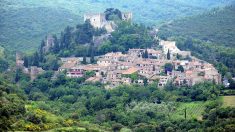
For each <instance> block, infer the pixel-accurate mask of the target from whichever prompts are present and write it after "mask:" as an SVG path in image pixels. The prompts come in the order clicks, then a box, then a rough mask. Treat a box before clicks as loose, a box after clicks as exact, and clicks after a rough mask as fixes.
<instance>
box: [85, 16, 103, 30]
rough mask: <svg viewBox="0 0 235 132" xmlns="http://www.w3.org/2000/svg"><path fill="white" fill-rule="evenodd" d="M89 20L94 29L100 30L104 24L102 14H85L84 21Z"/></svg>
mask: <svg viewBox="0 0 235 132" xmlns="http://www.w3.org/2000/svg"><path fill="white" fill-rule="evenodd" d="M86 20H90V23H91V25H92V26H93V27H95V28H102V27H103V25H104V23H106V20H105V16H104V14H101V13H99V14H86V15H84V21H86Z"/></svg>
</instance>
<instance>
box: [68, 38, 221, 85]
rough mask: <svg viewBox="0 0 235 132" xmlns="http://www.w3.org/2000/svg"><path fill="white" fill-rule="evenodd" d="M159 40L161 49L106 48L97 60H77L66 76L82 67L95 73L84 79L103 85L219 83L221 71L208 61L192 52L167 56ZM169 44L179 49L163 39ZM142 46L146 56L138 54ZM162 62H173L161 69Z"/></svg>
mask: <svg viewBox="0 0 235 132" xmlns="http://www.w3.org/2000/svg"><path fill="white" fill-rule="evenodd" d="M162 44H163V45H162V50H154V49H129V51H128V53H127V54H123V53H121V52H110V53H107V54H105V55H103V56H100V57H99V58H98V60H97V64H89V65H81V64H80V63H78V64H77V65H76V66H74V67H72V68H69V69H68V72H67V77H71V78H76V77H82V76H84V73H85V72H86V71H94V72H95V76H94V77H92V78H89V79H88V80H87V81H89V82H95V81H97V80H98V81H99V82H101V83H103V84H105V85H106V87H107V88H113V87H116V86H119V85H121V84H126V85H127V84H138V85H144V83H146V80H147V83H153V82H158V87H164V86H165V85H166V84H167V83H168V82H173V84H174V85H176V86H185V85H187V86H192V85H195V84H197V83H200V82H204V81H213V82H215V83H217V84H220V83H221V75H220V74H219V73H218V71H217V70H216V69H215V67H214V66H213V65H212V64H209V63H207V62H205V61H202V60H200V59H197V58H195V57H192V56H190V57H191V58H192V59H191V60H177V59H176V58H173V59H171V60H167V58H166V56H165V52H164V51H165V48H164V47H165V46H164V43H162ZM169 44H170V45H172V44H173V47H175V49H176V50H175V51H177V52H181V51H180V50H179V49H178V48H177V47H176V46H175V43H174V42H170V41H168V42H166V45H169ZM166 47H167V46H166ZM170 47H171V46H170ZM170 47H168V48H170ZM145 50H147V51H148V56H149V58H142V54H143V53H144V51H145ZM172 51H174V50H172ZM187 55H188V54H187ZM64 63H68V62H64ZM166 63H171V64H172V65H173V69H172V71H166V70H165V69H164V65H165V64H166ZM180 66H182V67H183V69H184V70H183V71H177V70H178V68H179V67H180Z"/></svg>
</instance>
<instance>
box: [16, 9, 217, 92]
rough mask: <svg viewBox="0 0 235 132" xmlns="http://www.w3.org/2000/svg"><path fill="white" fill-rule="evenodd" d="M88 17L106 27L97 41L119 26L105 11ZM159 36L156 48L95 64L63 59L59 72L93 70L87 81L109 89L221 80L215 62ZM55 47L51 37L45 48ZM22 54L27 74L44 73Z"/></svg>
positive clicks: (80, 74)
mask: <svg viewBox="0 0 235 132" xmlns="http://www.w3.org/2000/svg"><path fill="white" fill-rule="evenodd" d="M120 16H121V20H122V21H131V20H132V13H122V14H121V15H120ZM87 20H89V21H90V24H91V25H92V26H93V27H94V28H97V29H101V28H104V29H106V31H107V33H106V34H105V35H102V36H99V37H97V38H93V41H96V40H99V43H101V42H102V41H104V40H106V39H107V36H110V35H111V33H112V32H113V31H115V29H116V27H117V26H116V24H115V22H114V21H111V20H108V19H107V18H106V16H105V15H104V14H102V13H98V14H86V15H84V21H87ZM156 32H157V31H156ZM155 39H156V40H157V41H158V42H159V43H158V45H155V47H152V48H146V49H129V50H128V51H127V52H125V53H122V52H110V53H106V54H105V55H102V56H96V63H94V64H84V63H82V57H67V58H60V59H61V63H62V65H61V66H60V67H59V69H58V71H57V73H58V72H65V73H66V76H67V77H69V78H80V77H84V76H86V74H87V72H90V73H92V76H91V77H90V78H88V79H87V80H86V82H101V83H102V84H105V86H106V88H108V89H109V88H114V87H117V86H119V85H123V84H125V85H131V84H138V85H147V84H151V83H154V82H156V83H157V84H158V87H164V86H165V85H166V84H168V83H169V82H171V83H172V84H174V85H175V86H193V85H195V84H197V83H200V82H204V81H213V82H215V83H217V84H220V83H221V75H220V74H219V73H218V71H217V70H216V69H215V67H214V66H213V65H212V64H209V63H207V62H205V61H203V60H200V59H198V58H196V57H194V56H192V55H191V52H190V51H181V50H180V49H178V48H177V46H176V42H175V41H164V40H160V39H159V38H158V37H157V36H156V37H155ZM99 43H98V44H99ZM95 44H96V43H95ZM52 46H54V39H53V38H52V37H47V39H46V43H45V46H44V47H43V49H42V50H43V51H44V52H49V51H50V48H51V47H52ZM20 56H21V55H19V54H17V55H16V65H17V66H18V67H21V68H22V69H23V72H24V73H27V74H30V77H31V80H34V79H35V78H36V76H37V75H38V74H40V73H42V72H44V70H43V69H42V68H40V67H35V66H32V67H29V68H25V67H23V64H24V61H23V59H22V57H20Z"/></svg>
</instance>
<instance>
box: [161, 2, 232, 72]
mask: <svg viewBox="0 0 235 132" xmlns="http://www.w3.org/2000/svg"><path fill="white" fill-rule="evenodd" d="M234 12H235V6H234V5H231V6H227V7H225V8H216V9H213V10H211V11H209V12H207V13H204V14H201V15H198V16H194V17H189V18H185V19H181V20H176V21H173V22H171V23H168V24H166V25H163V26H162V27H161V28H160V32H159V35H160V36H161V37H162V38H168V39H169V38H171V39H174V40H176V41H177V43H178V46H179V47H180V48H181V49H183V50H191V51H192V52H193V54H194V55H196V56H197V57H199V58H201V59H204V60H206V61H209V62H211V63H213V64H215V65H217V68H218V69H219V70H220V71H221V73H222V74H223V75H224V74H226V72H228V71H230V72H231V73H232V74H233V75H235V70H234V68H235V61H234V60H235V50H234V47H235V43H234V41H235V37H234V36H235V28H234V27H235V23H234V22H235V13H234ZM224 66H226V67H227V68H226V67H224Z"/></svg>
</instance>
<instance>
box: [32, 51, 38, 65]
mask: <svg viewBox="0 0 235 132" xmlns="http://www.w3.org/2000/svg"><path fill="white" fill-rule="evenodd" d="M32 66H39V55H38V52H35V53H34V55H33V60H32Z"/></svg>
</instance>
